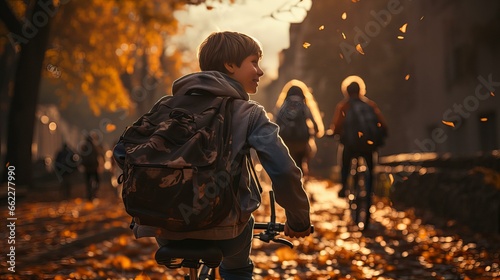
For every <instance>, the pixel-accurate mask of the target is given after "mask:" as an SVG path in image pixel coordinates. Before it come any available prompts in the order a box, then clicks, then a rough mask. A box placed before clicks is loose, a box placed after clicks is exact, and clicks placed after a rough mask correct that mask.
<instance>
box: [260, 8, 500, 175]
mask: <svg viewBox="0 0 500 280" xmlns="http://www.w3.org/2000/svg"><path fill="white" fill-rule="evenodd" d="M343 12H346V14H347V18H346V19H342V18H341V15H342V13H343ZM387 15H389V16H387ZM384 16H385V17H384ZM377 24H378V29H377V26H376V25H377ZM404 24H407V30H406V32H405V33H403V32H402V31H401V30H400V28H401V27H402V26H403V25H404ZM320 26H324V29H323V30H320V29H319V27H320ZM290 32H291V36H290V38H291V42H290V48H289V49H287V50H284V51H283V57H282V65H281V67H280V72H279V78H278V79H277V80H276V81H274V82H273V83H272V84H271V85H269V86H268V87H267V88H266V89H264V90H265V91H267V92H268V94H267V96H269V101H268V103H269V104H274V103H273V102H275V98H277V94H278V93H279V91H280V90H281V87H282V86H283V85H284V84H285V83H286V82H287V81H288V80H290V79H294V78H295V79H300V80H303V81H304V82H306V84H308V85H309V86H310V87H311V88H312V91H313V93H314V95H315V97H316V99H317V101H318V103H319V106H320V110H321V111H322V112H323V116H324V122H325V125H328V124H329V123H330V121H331V118H332V115H333V108H334V106H335V104H336V103H337V102H338V101H340V100H341V99H342V95H341V94H340V83H341V81H342V80H343V79H344V78H345V77H347V76H349V75H353V74H356V75H359V76H361V77H362V78H364V80H365V82H366V84H367V88H368V94H367V96H368V97H370V98H372V99H373V100H375V101H376V102H377V103H378V104H379V106H380V108H381V110H382V112H383V113H384V115H385V117H386V118H387V122H388V124H389V129H390V131H389V133H390V135H389V139H388V141H387V145H386V146H385V147H383V148H382V149H381V150H380V154H381V155H382V156H383V155H392V154H399V153H413V152H437V153H439V154H446V153H451V154H453V155H458V156H462V155H472V154H477V153H479V152H481V151H485V150H492V149H500V111H499V110H500V98H499V95H500V72H499V70H498V65H499V64H500V56H499V54H498V50H500V39H499V36H498V35H497V34H500V2H498V1H495V0H482V1H477V2H473V1H467V0H458V1H452V0H442V1H433V0H420V1H410V0H400V1H398V0H373V1H360V2H357V3H354V2H352V1H330V0H315V1H313V5H312V7H311V10H310V12H309V13H308V16H307V17H306V19H305V20H304V22H303V23H299V24H293V25H292V26H291V28H290ZM342 33H344V34H345V35H346V37H347V38H346V39H344V38H343V36H342ZM356 36H357V38H356ZM398 36H403V38H402V39H398ZM363 37H365V38H367V39H368V40H369V42H368V44H364V47H363V50H364V54H363V55H362V54H359V53H357V52H356V53H352V54H351V55H350V57H349V61H347V60H346V57H345V55H344V57H343V58H342V57H341V56H340V54H342V53H343V52H342V47H341V46H342V45H341V44H342V42H347V43H349V44H351V45H354V44H355V43H356V42H357V41H356V39H357V40H358V41H361V42H362V41H363ZM304 42H309V43H310V44H311V45H310V47H308V48H304V47H303V43H304ZM362 43H363V42H362ZM407 75H408V76H407ZM406 77H409V78H408V79H407V78H406ZM481 77H482V78H481ZM484 80H486V81H488V80H490V82H489V84H490V85H489V87H490V90H491V91H492V92H493V94H492V95H489V96H488V95H487V92H486V91H480V92H479V94H478V93H476V88H477V87H478V86H479V85H481V84H484V83H485V82H484ZM482 90H484V86H483V88H482ZM494 91H496V93H495V92H494ZM493 95H495V96H493ZM482 116H487V117H488V121H486V122H481V121H480V120H479V119H480V117H482ZM495 120H496V121H495ZM443 121H448V122H453V124H454V126H455V127H452V126H450V123H448V125H446V124H445V123H443ZM318 143H319V144H318V146H319V149H320V150H323V151H322V152H321V151H320V152H319V153H318V154H317V156H316V158H317V159H316V161H317V164H322V165H328V164H331V163H335V162H336V157H337V155H336V144H335V143H334V142H332V140H331V139H320V140H318Z"/></svg>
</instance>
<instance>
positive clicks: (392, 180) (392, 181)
mask: <svg viewBox="0 0 500 280" xmlns="http://www.w3.org/2000/svg"><path fill="white" fill-rule="evenodd" d="M389 181H390V182H391V185H392V184H393V183H394V175H392V174H389Z"/></svg>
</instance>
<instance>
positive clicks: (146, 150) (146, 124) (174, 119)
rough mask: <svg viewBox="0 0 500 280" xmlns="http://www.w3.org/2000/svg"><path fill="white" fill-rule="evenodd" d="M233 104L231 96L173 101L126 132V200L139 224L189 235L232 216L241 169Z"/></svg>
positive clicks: (161, 104) (157, 107)
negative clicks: (234, 144) (234, 148)
mask: <svg viewBox="0 0 500 280" xmlns="http://www.w3.org/2000/svg"><path fill="white" fill-rule="evenodd" d="M231 105H232V99H231V98H228V97H216V96H212V95H196V96H193V95H185V96H174V97H171V96H167V97H164V98H162V99H160V100H159V101H158V102H157V103H156V104H155V106H154V107H153V109H151V111H150V112H149V113H147V114H145V115H143V116H142V117H141V118H139V120H137V121H136V122H135V123H134V124H133V125H132V126H130V127H128V128H127V129H126V130H125V132H124V133H123V135H122V136H121V138H120V141H119V145H122V146H123V148H124V152H125V159H124V164H123V170H124V175H123V192H122V198H123V202H124V205H125V209H126V211H127V213H128V214H129V215H131V216H132V217H134V222H135V223H137V224H140V225H149V226H155V227H160V228H165V229H167V230H170V231H177V232H185V231H195V230H201V229H206V228H210V227H213V226H216V225H217V224H219V223H220V222H221V221H222V220H223V219H224V218H225V217H227V215H228V214H229V212H230V211H231V209H232V207H233V205H234V201H233V200H234V199H235V191H234V190H233V187H232V186H233V184H232V183H233V180H236V179H235V176H237V174H240V173H239V172H238V170H233V169H236V168H241V167H240V166H241V165H240V164H231V162H230V161H229V159H230V157H231V141H232V136H231V128H230V127H231V112H230V110H231V107H232V106H231ZM115 150H116V148H115Z"/></svg>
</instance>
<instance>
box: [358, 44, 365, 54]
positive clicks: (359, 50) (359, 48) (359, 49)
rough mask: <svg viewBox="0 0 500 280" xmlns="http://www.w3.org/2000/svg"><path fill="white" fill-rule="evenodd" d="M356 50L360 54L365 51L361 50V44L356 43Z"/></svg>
mask: <svg viewBox="0 0 500 280" xmlns="http://www.w3.org/2000/svg"><path fill="white" fill-rule="evenodd" d="M356 50H357V51H358V52H359V53H360V54H365V52H364V51H363V47H361V44H357V45H356Z"/></svg>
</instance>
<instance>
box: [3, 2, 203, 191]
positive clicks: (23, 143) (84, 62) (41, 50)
mask: <svg viewBox="0 0 500 280" xmlns="http://www.w3.org/2000/svg"><path fill="white" fill-rule="evenodd" d="M204 2H205V1H204V0H203V1H190V0H169V1H162V0H151V1H111V0H109V1H108V0H89V1H86V0H85V1H84V0H73V1H69V0H38V1H35V0H31V1H7V0H0V20H1V21H2V22H3V23H4V25H5V27H6V28H7V32H8V34H7V36H6V37H7V38H8V39H9V42H10V46H8V47H10V48H14V49H15V50H16V53H17V56H18V58H17V61H16V62H15V64H16V66H17V67H15V69H16V73H15V77H14V83H13V88H12V97H11V101H10V110H9V115H8V124H7V126H8V127H7V153H6V159H5V162H6V163H5V165H6V164H10V165H13V166H15V167H16V172H17V173H16V184H17V185H31V184H32V174H31V170H32V166H31V164H32V154H31V145H32V139H33V128H34V116H35V111H36V106H37V103H38V93H39V84H40V80H41V77H42V70H44V69H47V70H49V71H43V73H45V74H47V75H54V74H56V76H57V74H58V73H60V74H61V75H60V79H59V80H60V82H61V83H62V84H63V86H62V87H61V88H63V89H65V90H64V92H63V91H60V95H61V97H62V100H63V102H68V101H71V100H72V99H73V98H75V97H77V96H75V95H73V93H76V94H78V93H79V92H82V93H83V94H84V95H85V96H86V97H87V98H88V100H89V105H90V107H91V109H92V111H93V112H94V113H95V114H99V113H100V112H101V110H110V111H116V110H119V109H124V108H127V109H128V108H131V107H133V106H132V105H133V104H132V100H133V99H134V98H133V97H134V92H133V89H134V87H133V86H134V82H133V81H134V73H137V71H138V70H141V71H143V74H144V73H147V75H148V77H149V79H150V80H151V81H150V82H155V81H158V80H160V79H167V75H163V74H164V73H165V72H166V71H175V69H176V67H179V65H178V63H176V62H177V61H179V60H180V58H179V57H176V55H175V51H174V52H173V54H171V55H170V56H167V55H165V48H166V46H165V43H164V42H165V39H166V38H167V37H168V36H169V35H171V34H173V33H175V32H177V24H176V21H175V18H174V17H173V12H174V11H175V10H176V9H180V8H182V7H183V6H184V5H185V4H201V3H204ZM25 3H27V4H25ZM21 19H22V20H21ZM54 55H55V56H56V57H58V58H57V60H58V61H59V63H58V65H52V64H51V63H50V59H52V58H53V57H54ZM44 58H45V59H47V60H46V61H45V63H44ZM49 64H50V65H49ZM167 65H168V66H167ZM53 66H55V67H56V68H54V67H53ZM5 165H4V166H5ZM2 171H3V172H4V176H2V179H3V181H5V180H6V172H5V169H2Z"/></svg>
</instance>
